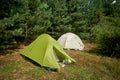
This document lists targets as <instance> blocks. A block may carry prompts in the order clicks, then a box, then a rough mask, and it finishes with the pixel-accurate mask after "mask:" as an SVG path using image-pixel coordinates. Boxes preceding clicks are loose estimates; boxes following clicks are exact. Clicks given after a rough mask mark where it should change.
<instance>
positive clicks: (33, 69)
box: [0, 41, 120, 80]
mask: <svg viewBox="0 0 120 80" xmlns="http://www.w3.org/2000/svg"><path fill="white" fill-rule="evenodd" d="M84 44H85V49H84V50H83V51H77V50H76V51H75V50H66V52H67V53H68V55H70V56H71V57H72V58H74V59H75V60H76V63H72V64H69V65H66V66H65V67H63V68H60V70H59V71H58V72H54V71H47V70H46V69H45V68H43V67H40V66H39V65H37V64H35V63H34V62H32V61H30V60H28V59H25V58H24V57H23V56H21V55H20V51H21V50H22V49H23V48H24V47H25V46H24V45H21V46H20V47H19V48H17V49H13V50H6V51H1V53H0V80H120V59H116V58H111V57H107V56H103V55H98V53H96V51H94V48H95V47H96V46H95V44H93V43H90V42H88V41H84Z"/></svg>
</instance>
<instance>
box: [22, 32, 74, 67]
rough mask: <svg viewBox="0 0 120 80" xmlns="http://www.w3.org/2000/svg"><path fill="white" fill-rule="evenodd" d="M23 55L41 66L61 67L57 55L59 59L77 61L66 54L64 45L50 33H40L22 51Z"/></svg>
mask: <svg viewBox="0 0 120 80" xmlns="http://www.w3.org/2000/svg"><path fill="white" fill-rule="evenodd" d="M21 54H22V55H24V56H26V57H28V58H30V59H32V60H33V61H35V62H37V63H38V64H40V65H41V66H45V67H50V68H60V66H59V64H58V62H57V60H56V57H55V55H57V57H58V58H59V60H64V59H69V60H71V61H73V62H75V60H74V59H72V58H71V57H70V56H68V55H67V54H66V52H65V51H64V50H63V48H62V46H61V45H60V44H59V43H58V42H57V41H56V40H55V39H53V38H52V37H51V36H50V35H48V34H42V35H40V36H39V37H38V38H37V39H36V40H34V41H33V42H32V43H31V44H30V45H28V46H27V47H26V48H25V49H23V50H22V52H21Z"/></svg>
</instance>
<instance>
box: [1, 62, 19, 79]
mask: <svg viewBox="0 0 120 80" xmlns="http://www.w3.org/2000/svg"><path fill="white" fill-rule="evenodd" d="M18 68H19V63H17V62H11V63H9V64H6V65H3V66H0V80H4V79H6V80H12V79H13V77H12V76H13V73H14V72H13V71H14V70H16V69H18Z"/></svg>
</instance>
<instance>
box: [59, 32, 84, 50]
mask: <svg viewBox="0 0 120 80" xmlns="http://www.w3.org/2000/svg"><path fill="white" fill-rule="evenodd" d="M58 42H59V43H60V44H61V45H62V46H63V48H64V49H74V50H83V49H84V44H83V42H82V40H81V39H80V38H79V37H78V36H77V35H76V34H74V33H65V34H63V35H61V37H60V38H59V39H58Z"/></svg>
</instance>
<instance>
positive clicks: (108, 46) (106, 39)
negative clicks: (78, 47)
mask: <svg viewBox="0 0 120 80" xmlns="http://www.w3.org/2000/svg"><path fill="white" fill-rule="evenodd" d="M92 31H93V35H94V36H95V37H94V38H95V42H96V43H97V44H98V48H99V49H100V52H101V53H103V54H104V55H108V56H116V57H120V41H119V40H120V28H119V27H115V26H105V27H100V26H99V27H95V28H93V29H92Z"/></svg>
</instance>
